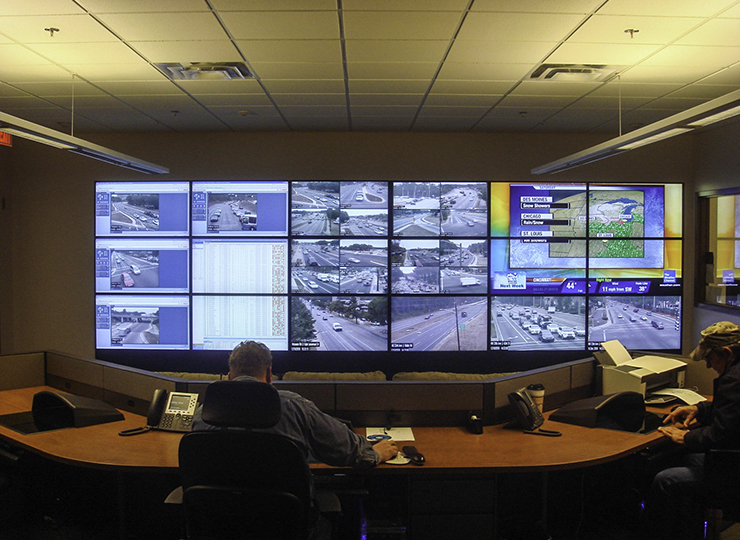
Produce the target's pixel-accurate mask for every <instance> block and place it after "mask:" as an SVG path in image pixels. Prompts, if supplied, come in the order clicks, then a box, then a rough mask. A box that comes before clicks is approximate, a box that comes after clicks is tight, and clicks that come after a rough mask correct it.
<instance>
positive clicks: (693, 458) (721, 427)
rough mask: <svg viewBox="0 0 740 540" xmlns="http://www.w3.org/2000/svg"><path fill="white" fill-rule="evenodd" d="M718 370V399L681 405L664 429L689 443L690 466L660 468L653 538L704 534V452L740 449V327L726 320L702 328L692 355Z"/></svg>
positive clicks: (651, 503) (653, 495) (652, 509)
mask: <svg viewBox="0 0 740 540" xmlns="http://www.w3.org/2000/svg"><path fill="white" fill-rule="evenodd" d="M690 357H691V359H692V360H694V361H704V362H705V363H706V366H707V369H713V370H714V371H716V372H717V378H716V379H715V380H714V393H713V399H712V401H702V402H701V403H699V404H697V405H689V406H685V407H678V408H677V409H675V410H673V411H672V412H671V413H670V414H669V415H668V416H666V418H665V420H664V421H663V423H664V424H669V425H665V426H663V427H660V428H658V429H659V431H660V432H661V433H663V434H664V435H666V436H667V437H670V439H671V440H672V441H673V442H674V443H677V444H680V445H682V446H684V447H685V449H686V451H687V455H686V456H684V466H681V467H672V468H670V469H665V470H664V471H661V472H659V473H658V474H657V475H656V476H655V479H654V480H653V484H652V487H651V491H650V496H649V498H648V513H649V514H648V515H649V519H650V520H651V521H652V522H653V523H651V525H652V527H651V529H654V530H651V532H650V537H651V538H670V539H672V540H674V539H680V538H687V539H689V538H690V539H695V538H703V516H704V508H703V505H702V504H701V500H702V499H701V498H702V496H703V493H704V486H703V481H704V453H705V452H707V451H708V450H710V449H712V448H724V449H740V327H738V326H737V325H736V324H734V323H731V322H727V321H723V322H718V323H715V324H713V325H711V326H709V327H708V328H706V329H705V330H703V331H702V332H701V341H700V342H699V346H698V347H697V348H696V349H694V351H693V352H692V353H691V356H690Z"/></svg>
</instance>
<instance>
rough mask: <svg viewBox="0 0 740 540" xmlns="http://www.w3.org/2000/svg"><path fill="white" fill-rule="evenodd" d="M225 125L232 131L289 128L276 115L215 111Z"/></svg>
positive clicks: (281, 129)
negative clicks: (224, 113)
mask: <svg viewBox="0 0 740 540" xmlns="http://www.w3.org/2000/svg"><path fill="white" fill-rule="evenodd" d="M215 112H216V113H217V115H218V117H219V119H220V120H221V122H223V123H224V124H225V125H227V126H229V127H230V128H231V129H232V130H234V131H288V130H289V129H290V128H289V127H288V125H287V124H286V123H285V121H284V120H283V119H282V117H280V116H277V115H261V114H260V113H258V114H257V115H247V116H239V115H238V114H237V115H232V114H229V115H222V114H221V113H220V111H219V110H216V111H215Z"/></svg>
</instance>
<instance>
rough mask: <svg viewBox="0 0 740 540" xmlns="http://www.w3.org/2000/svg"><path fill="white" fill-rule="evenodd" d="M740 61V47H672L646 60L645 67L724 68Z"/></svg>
mask: <svg viewBox="0 0 740 540" xmlns="http://www.w3.org/2000/svg"><path fill="white" fill-rule="evenodd" d="M738 60H740V47H710V46H707V47H699V46H689V45H672V46H670V47H666V48H665V49H663V50H661V51H659V52H657V53H656V54H655V55H653V56H651V57H650V58H648V59H647V60H645V61H644V62H643V63H642V65H644V66H681V67H687V66H689V67H691V66H701V67H724V66H729V65H731V64H734V63H736V62H737V61H738Z"/></svg>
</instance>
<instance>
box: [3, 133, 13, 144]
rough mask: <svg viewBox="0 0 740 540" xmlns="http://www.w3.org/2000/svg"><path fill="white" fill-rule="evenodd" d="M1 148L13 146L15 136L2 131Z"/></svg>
mask: <svg viewBox="0 0 740 540" xmlns="http://www.w3.org/2000/svg"><path fill="white" fill-rule="evenodd" d="M0 146H13V136H12V135H11V134H10V133H5V132H4V131H0Z"/></svg>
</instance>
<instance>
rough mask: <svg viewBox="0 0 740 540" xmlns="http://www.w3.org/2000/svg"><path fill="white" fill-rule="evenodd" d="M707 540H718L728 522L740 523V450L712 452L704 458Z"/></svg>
mask: <svg viewBox="0 0 740 540" xmlns="http://www.w3.org/2000/svg"><path fill="white" fill-rule="evenodd" d="M704 484H705V486H706V501H705V504H704V507H705V509H706V521H707V531H706V538H711V539H715V540H716V539H718V538H719V535H720V533H721V532H722V530H723V528H724V525H725V523H726V522H733V521H737V520H738V519H740V450H710V451H709V452H707V453H706V457H705V458H704Z"/></svg>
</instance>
